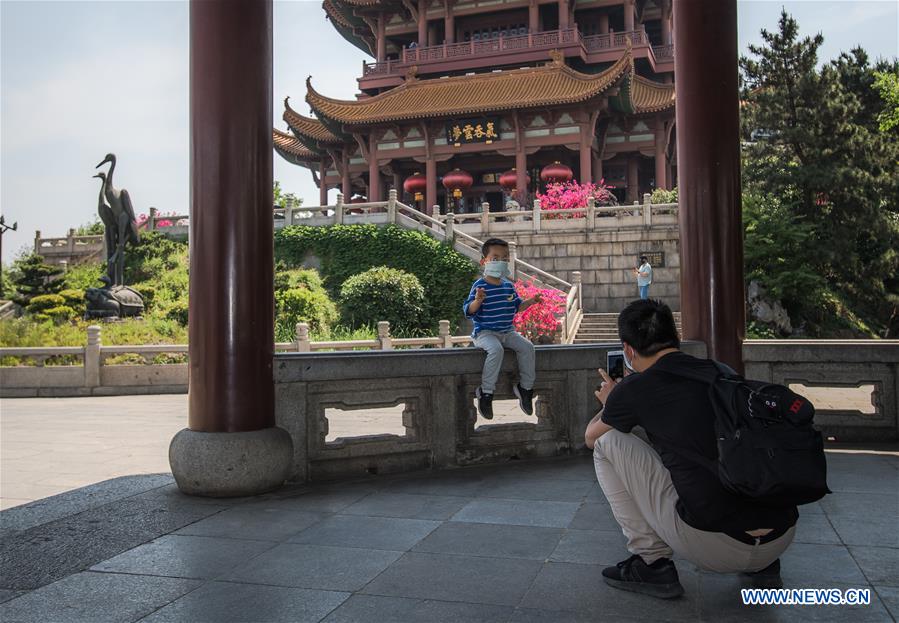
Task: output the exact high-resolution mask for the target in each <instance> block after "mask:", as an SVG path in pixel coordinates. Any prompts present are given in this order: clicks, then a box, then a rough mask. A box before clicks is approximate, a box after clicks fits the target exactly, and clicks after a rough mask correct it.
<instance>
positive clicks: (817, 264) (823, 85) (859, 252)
mask: <svg viewBox="0 0 899 623" xmlns="http://www.w3.org/2000/svg"><path fill="white" fill-rule="evenodd" d="M762 39H763V41H764V43H763V45H760V46H750V48H749V51H750V54H751V58H742V59H741V61H740V66H741V70H742V71H741V74H742V75H741V79H742V88H743V93H742V97H743V106H742V131H743V135H744V140H745V143H744V171H743V173H744V191H748V192H750V193H753V194H755V195H758V196H763V197H764V196H767V197H775V198H777V200H778V208H777V209H778V210H782V209H785V210H787V212H788V213H789V214H790V215H792V217H795V218H797V219H799V221H801V222H802V223H803V224H804V225H805V226H807V227H808V228H809V236H808V242H809V245H811V246H812V247H813V249H814V253H811V254H810V253H807V252H805V253H803V254H802V255H801V256H795V257H787V258H786V259H787V262H786V263H787V264H788V265H791V266H795V265H796V264H802V268H803V270H806V269H809V268H810V269H812V270H813V271H814V272H815V273H817V274H819V275H821V276H822V277H823V278H824V279H825V280H826V283H827V287H828V288H829V289H830V290H831V291H832V292H833V293H834V294H835V295H836V296H837V298H839V299H841V300H842V301H843V303H844V304H846V305H847V306H848V307H849V308H850V309H852V311H854V312H855V313H856V314H858V315H859V316H860V317H862V318H865V319H866V320H868V321H869V324H871V325H872V326H878V327H881V328H882V327H884V326H885V325H886V324H887V323H888V318H889V315H890V309H889V307H888V305H887V304H885V303H884V301H886V300H887V299H889V296H890V295H891V294H896V293H897V292H899V290H897V286H899V283H896V282H895V281H894V280H893V277H892V275H894V274H896V273H897V272H899V255H897V254H896V252H895V251H894V249H896V247H897V243H899V219H897V207H899V205H897V202H899V199H897V198H899V186H897V184H899V181H897V180H899V164H897V163H899V147H897V143H896V141H895V140H892V141H891V140H889V139H890V138H891V137H889V136H887V135H885V134H884V133H882V132H880V130H879V123H878V116H879V115H880V112H881V111H882V110H883V107H884V105H883V102H882V101H881V100H880V99H879V98H878V97H877V93H876V91H875V90H874V86H873V85H874V82H875V80H876V76H875V68H874V67H871V65H870V64H869V62H868V57H867V54H866V53H865V52H864V50H861V49H859V48H856V49H854V50H852V52H851V53H849V54H845V53H844V54H842V55H841V56H840V57H839V58H838V59H836V60H835V61H833V62H831V63H829V64H826V65H824V66H823V67H822V68H821V69H818V66H817V65H818V48H819V47H820V45H821V43H822V42H823V37H822V36H821V35H820V34H818V35H815V36H814V37H800V34H799V25H798V23H797V22H796V20H794V19H793V18H792V17H791V16H789V15H788V14H787V13H786V12H785V11H782V12H781V17H780V20H779V23H778V30H777V31H776V32H773V33H772V32H768V31H766V30H763V31H762ZM887 66H889V63H886V62H885V61H881V62H879V63H878V67H887ZM893 66H895V62H894V63H893ZM791 220H792V219H791ZM747 257H752V253H751V252H748V253H747ZM756 268H758V267H755V266H751V265H747V274H749V273H752V272H753V270H754V269H756ZM788 298H793V299H794V300H796V301H801V300H802V292H793V293H788ZM800 307H801V308H800V309H795V308H794V309H793V310H791V311H793V312H797V313H799V314H803V315H805V314H812V315H815V314H818V315H820V314H821V310H822V309H823V308H824V306H822V305H821V304H820V301H816V300H807V301H806V302H805V303H804V304H800Z"/></svg>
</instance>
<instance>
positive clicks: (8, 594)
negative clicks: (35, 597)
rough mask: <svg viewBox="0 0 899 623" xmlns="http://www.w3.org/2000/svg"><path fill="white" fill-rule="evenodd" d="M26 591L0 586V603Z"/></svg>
mask: <svg viewBox="0 0 899 623" xmlns="http://www.w3.org/2000/svg"><path fill="white" fill-rule="evenodd" d="M26 592H27V591H11V590H8V589H5V588H0V604H2V603H3V602H5V601H9V600H10V599H15V598H16V597H18V596H19V595H24V594H25V593H26Z"/></svg>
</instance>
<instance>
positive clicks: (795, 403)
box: [790, 398, 805, 414]
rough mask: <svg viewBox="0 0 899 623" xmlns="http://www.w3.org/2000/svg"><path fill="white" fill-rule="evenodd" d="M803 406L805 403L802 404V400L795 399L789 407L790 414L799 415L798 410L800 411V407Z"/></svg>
mask: <svg viewBox="0 0 899 623" xmlns="http://www.w3.org/2000/svg"><path fill="white" fill-rule="evenodd" d="M804 404H805V402H803V401H802V400H800V399H799V398H797V399H796V400H794V401H793V404H791V405H790V412H791V413H794V414H795V413H799V409H801V408H802V405H804Z"/></svg>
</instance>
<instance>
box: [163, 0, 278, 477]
mask: <svg viewBox="0 0 899 623" xmlns="http://www.w3.org/2000/svg"><path fill="white" fill-rule="evenodd" d="M190 124H191V126H190V171H191V202H190V247H191V249H192V252H191V254H190V318H191V322H190V325H189V329H188V331H189V359H190V394H189V397H188V405H189V411H188V413H189V416H188V422H189V428H190V430H191V431H199V432H204V433H217V432H227V433H235V432H244V431H257V430H261V429H264V428H270V427H273V426H274V425H275V413H274V384H273V381H272V361H273V356H274V291H273V285H272V283H273V281H272V280H273V265H274V252H273V240H272V207H271V204H272V130H271V128H272V4H271V2H270V1H269V2H259V1H256V0H237V1H232V2H205V1H197V2H191V4H190ZM179 484H180V483H179Z"/></svg>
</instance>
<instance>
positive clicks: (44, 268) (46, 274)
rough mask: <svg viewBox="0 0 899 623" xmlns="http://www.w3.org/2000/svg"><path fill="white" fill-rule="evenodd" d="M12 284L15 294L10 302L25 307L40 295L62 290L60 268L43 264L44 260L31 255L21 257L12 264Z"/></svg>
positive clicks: (38, 256)
mask: <svg viewBox="0 0 899 623" xmlns="http://www.w3.org/2000/svg"><path fill="white" fill-rule="evenodd" d="M11 273H12V282H13V285H14V289H15V292H14V293H13V297H12V300H13V301H15V302H16V303H17V304H18V305H21V306H22V307H26V306H27V305H28V304H29V303H30V302H31V299H32V298H34V297H35V296H40V295H42V294H56V293H57V292H59V291H60V290H62V288H63V285H65V284H64V283H63V280H62V279H59V278H58V277H59V276H60V275H62V268H60V267H58V266H50V265H49V264H46V263H44V258H43V257H41V256H40V255H35V254H33V253H31V254H28V255H23V256H22V257H20V258H18V259H17V260H16V261H15V262H13V266H12V271H11Z"/></svg>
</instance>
